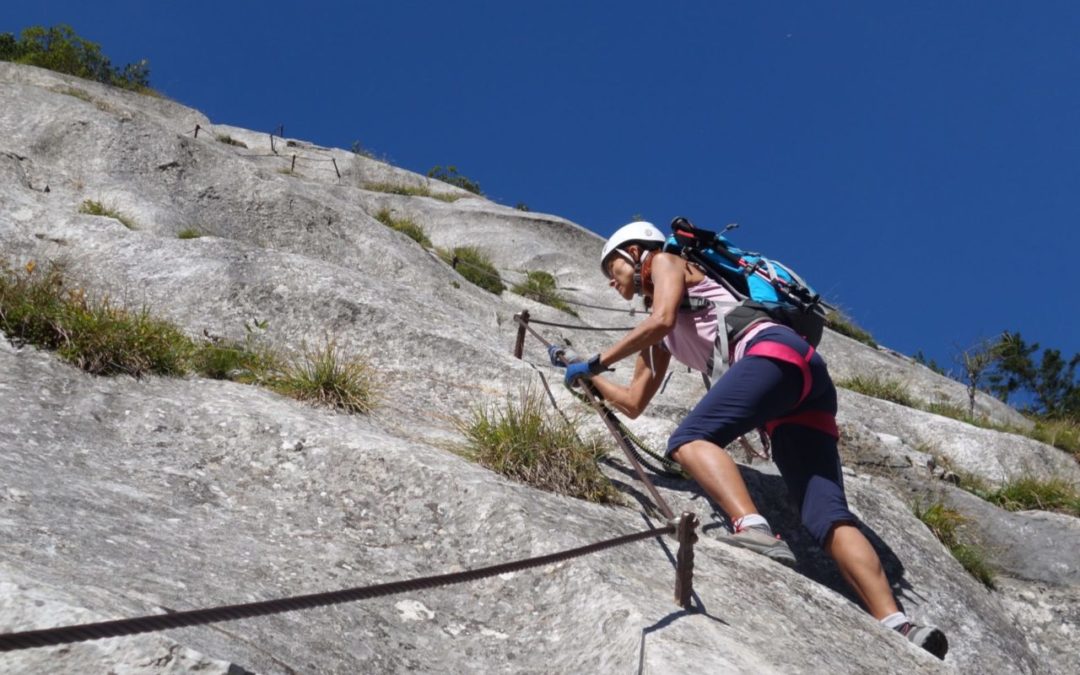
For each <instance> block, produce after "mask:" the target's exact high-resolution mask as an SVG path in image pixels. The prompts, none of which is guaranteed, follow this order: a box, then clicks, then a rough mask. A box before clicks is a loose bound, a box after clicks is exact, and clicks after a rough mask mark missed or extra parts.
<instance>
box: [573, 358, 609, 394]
mask: <svg viewBox="0 0 1080 675" xmlns="http://www.w3.org/2000/svg"><path fill="white" fill-rule="evenodd" d="M606 370H608V369H607V368H605V367H604V366H602V365H600V355H599V354H597V355H595V356H593V357H592V358H591V359H589V360H588V361H575V362H574V363H571V364H570V365H568V366H567V367H566V377H565V378H564V380H563V382H564V383H565V384H566V386H568V387H574V386H576V385H577V383H578V380H579V379H580V378H582V377H584V378H585V379H589V378H591V377H592V376H593V375H599V374H600V373H602V372H604V371H606Z"/></svg>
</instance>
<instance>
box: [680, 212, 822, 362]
mask: <svg viewBox="0 0 1080 675" xmlns="http://www.w3.org/2000/svg"><path fill="white" fill-rule="evenodd" d="M663 250H664V251H667V252H668V253H674V254H676V255H679V256H682V257H683V258H686V259H687V260H689V261H690V262H692V263H694V264H696V265H697V266H698V267H700V268H701V269H702V270H703V271H704V272H705V273H706V274H708V275H709V277H710V278H712V279H713V280H714V281H716V282H717V283H719V284H721V285H723V286H724V287H725V288H727V290H729V291H730V292H731V293H732V294H733V295H735V297H736V298H738V299H739V300H740V301H741V302H740V304H739V306H738V307H736V308H735V309H733V310H731V311H730V312H728V314H727V317H726V323H727V329H728V331H727V332H728V335H729V337H730V338H732V339H737V338H738V336H739V334H740V333H742V332H743V331H744V330H746V328H748V327H749V326H750V325H751V324H753V323H756V322H758V321H760V320H761V319H762V318H768V319H771V320H773V321H776V322H777V323H781V324H784V325H786V326H789V327H790V328H792V329H793V330H794V331H795V332H796V333H798V334H799V335H801V336H803V337H804V338H805V339H806V341H807V342H809V343H810V344H811V345H813V346H815V347H816V346H817V345H818V343H819V342H821V334H822V332H823V331H824V328H825V315H826V311H827V309H828V305H826V303H825V302H824V301H823V300H822V299H821V296H820V295H818V294H817V293H815V292H814V289H813V288H811V287H810V286H809V285H808V284H807V283H806V282H805V281H803V279H802V277H800V276H799V275H798V274H796V273H795V271H794V270H792V269H791V268H790V267H788V266H787V265H784V264H782V263H780V262H778V261H776V260H771V259H769V258H766V257H764V256H762V255H760V254H758V253H751V252H749V251H744V250H742V249H740V248H738V247H737V246H735V245H734V244H732V243H731V242H730V241H728V240H727V238H725V237H724V236H723V234H717V233H715V232H711V231H709V230H703V229H701V228H698V227H694V225H692V224H691V223H690V221H689V220H687V219H686V218H676V219H675V220H673V221H671V235H670V236H669V237H668V240H667V242H665V244H664V247H663ZM694 300H698V299H697V298H690V301H691V305H693V304H694V303H693V301H694ZM706 302H707V301H706ZM689 309H695V307H693V306H691V307H689Z"/></svg>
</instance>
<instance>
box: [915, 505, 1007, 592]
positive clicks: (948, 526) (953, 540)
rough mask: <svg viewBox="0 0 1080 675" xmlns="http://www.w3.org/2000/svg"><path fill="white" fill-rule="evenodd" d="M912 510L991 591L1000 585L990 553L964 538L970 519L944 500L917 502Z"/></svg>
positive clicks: (958, 560)
mask: <svg viewBox="0 0 1080 675" xmlns="http://www.w3.org/2000/svg"><path fill="white" fill-rule="evenodd" d="M912 511H913V512H914V514H915V517H916V518H918V519H919V520H921V521H922V522H923V524H924V525H926V526H927V527H928V528H930V531H931V532H933V533H934V536H935V537H937V538H938V540H939V541H940V542H941V543H942V544H944V545H945V548H947V549H949V552H950V553H951V554H952V556H953V557H954V558H956V560H957V562H959V563H960V565H961V566H962V567H963V568H964V569H965V570H967V572H968V574H970V575H971V576H973V577H975V578H976V579H978V580H979V581H980V582H981V583H982V584H983V585H984V586H986V587H987V588H989V589H991V590H993V589H994V588H996V587H997V586H996V584H995V582H994V570H993V569H991V567H990V565H989V563H987V561H986V554H985V553H984V552H983V551H982V550H981V549H980V548H979V547H977V546H975V545H972V544H965V543H963V542H961V541H960V536H959V531H960V529H961V528H962V527H963V525H964V524H965V523H966V522H967V518H965V517H964V516H963V515H962V514H961V513H960V512H959V511H957V510H956V509H954V508H951V507H949V506H946V505H945V504H944V503H942V502H940V501H939V502H935V503H933V504H931V505H930V506H928V507H926V508H923V506H922V505H921V504H920V503H918V502H916V503H915V504H914V505H913V506H912Z"/></svg>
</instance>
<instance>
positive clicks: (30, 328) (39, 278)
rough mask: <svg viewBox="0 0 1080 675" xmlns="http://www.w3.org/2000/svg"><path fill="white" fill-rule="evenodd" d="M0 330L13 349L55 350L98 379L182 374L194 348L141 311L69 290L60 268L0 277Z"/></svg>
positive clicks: (27, 269)
mask: <svg viewBox="0 0 1080 675" xmlns="http://www.w3.org/2000/svg"><path fill="white" fill-rule="evenodd" d="M0 329H2V330H3V332H4V333H5V334H6V335H7V336H8V339H10V340H11V342H12V343H13V344H16V345H18V346H21V345H24V344H30V345H34V346H37V347H41V348H43V349H50V350H53V351H56V352H57V353H58V354H59V355H60V357H61V358H63V359H64V360H66V361H69V362H71V363H73V364H75V365H76V366H78V367H79V368H82V369H83V370H85V371H87V372H89V373H94V374H96V375H121V374H123V375H132V376H134V377H141V376H143V375H146V374H157V375H182V374H183V373H185V372H186V371H187V362H188V359H189V358H190V357H191V355H192V353H193V351H194V344H193V343H192V341H191V340H190V339H188V338H187V336H185V335H184V334H183V333H182V332H181V331H180V330H179V329H178V328H176V327H175V326H173V325H171V324H169V323H166V322H164V321H160V320H157V319H154V318H152V317H151V316H150V314H149V312H148V311H146V310H145V309H144V310H139V311H129V310H126V309H123V308H121V307H116V306H114V305H113V304H112V303H111V302H110V301H109V299H108V298H103V299H100V300H94V299H92V298H90V297H89V296H88V295H87V294H86V293H85V292H84V291H83V290H82V289H80V288H69V287H68V286H67V285H66V284H65V282H64V280H63V269H62V268H61V267H60V266H57V265H53V266H51V267H50V268H49V269H48V270H41V269H39V268H38V267H37V266H36V265H35V264H34V263H29V264H27V265H26V267H24V268H23V269H22V270H21V271H7V270H5V271H4V274H3V275H0Z"/></svg>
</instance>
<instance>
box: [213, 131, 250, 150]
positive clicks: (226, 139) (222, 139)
mask: <svg viewBox="0 0 1080 675" xmlns="http://www.w3.org/2000/svg"><path fill="white" fill-rule="evenodd" d="M214 139H215V140H217V141H218V142H219V143H224V144H225V145H235V146H236V147H238V148H246V147H247V143H245V142H243V141H238V140H236V139H235V138H233V137H232V136H230V135H228V134H214Z"/></svg>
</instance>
